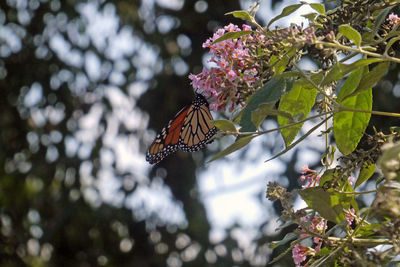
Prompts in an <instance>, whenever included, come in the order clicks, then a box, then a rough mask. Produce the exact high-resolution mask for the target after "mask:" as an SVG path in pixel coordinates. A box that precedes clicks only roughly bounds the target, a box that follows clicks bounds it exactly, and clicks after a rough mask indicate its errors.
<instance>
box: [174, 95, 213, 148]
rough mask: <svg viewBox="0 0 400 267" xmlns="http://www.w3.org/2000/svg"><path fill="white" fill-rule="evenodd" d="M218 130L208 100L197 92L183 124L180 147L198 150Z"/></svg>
mask: <svg viewBox="0 0 400 267" xmlns="http://www.w3.org/2000/svg"><path fill="white" fill-rule="evenodd" d="M216 132H217V128H216V127H215V126H214V121H213V117H212V115H211V113H210V109H209V105H208V102H207V100H206V99H205V98H204V96H202V95H201V94H196V98H195V100H194V101H193V102H192V105H191V106H190V107H189V110H188V112H187V114H186V117H185V120H184V123H183V125H182V131H181V133H180V139H179V148H180V149H182V150H183V151H190V152H193V151H198V150H199V149H201V148H204V147H205V146H206V144H207V143H209V140H210V138H212V137H213V136H214V135H215V133H216Z"/></svg>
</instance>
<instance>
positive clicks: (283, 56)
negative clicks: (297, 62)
mask: <svg viewBox="0 0 400 267" xmlns="http://www.w3.org/2000/svg"><path fill="white" fill-rule="evenodd" d="M297 52H298V50H297V49H295V48H292V47H290V48H287V49H285V50H283V51H280V53H279V54H278V55H272V56H271V59H270V62H269V63H270V65H271V66H272V70H273V72H274V74H275V75H276V74H281V73H283V72H284V71H285V70H286V69H287V67H288V64H289V61H290V59H291V57H292V56H293V55H295V54H297Z"/></svg>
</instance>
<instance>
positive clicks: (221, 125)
mask: <svg viewBox="0 0 400 267" xmlns="http://www.w3.org/2000/svg"><path fill="white" fill-rule="evenodd" d="M214 125H215V126H216V127H217V128H218V129H221V130H223V131H229V132H236V131H237V129H236V126H235V124H233V122H231V121H229V120H215V121H214Z"/></svg>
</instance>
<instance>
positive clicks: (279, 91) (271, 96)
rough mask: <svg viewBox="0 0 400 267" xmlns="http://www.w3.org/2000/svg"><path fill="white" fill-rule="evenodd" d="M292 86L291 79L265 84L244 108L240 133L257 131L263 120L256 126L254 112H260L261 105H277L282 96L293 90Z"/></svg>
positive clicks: (276, 80)
mask: <svg viewBox="0 0 400 267" xmlns="http://www.w3.org/2000/svg"><path fill="white" fill-rule="evenodd" d="M292 86H293V80H292V79H289V78H272V79H271V80H269V81H268V82H267V83H265V84H264V86H263V87H261V88H260V89H259V90H258V91H256V92H255V93H254V94H253V96H252V97H251V99H250V101H249V103H248V104H247V105H246V107H245V108H244V110H243V114H242V118H241V120H240V126H241V129H240V131H241V132H254V131H256V130H257V128H258V127H259V126H260V124H261V122H262V120H261V121H257V123H256V125H254V124H253V122H252V113H253V111H255V110H258V109H259V107H260V105H261V104H267V105H275V103H276V102H277V101H278V100H279V99H280V98H281V96H282V95H284V94H286V93H288V92H289V91H290V90H291V89H292ZM264 119H265V117H264ZM264 119H263V120H264Z"/></svg>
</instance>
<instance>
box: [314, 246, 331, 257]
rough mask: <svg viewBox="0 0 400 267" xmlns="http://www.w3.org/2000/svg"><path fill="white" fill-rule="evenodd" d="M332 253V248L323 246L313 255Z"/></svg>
mask: <svg viewBox="0 0 400 267" xmlns="http://www.w3.org/2000/svg"><path fill="white" fill-rule="evenodd" d="M331 253H332V249H329V248H327V247H323V248H322V249H321V250H320V251H318V253H317V254H315V256H322V255H329V254H331Z"/></svg>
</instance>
